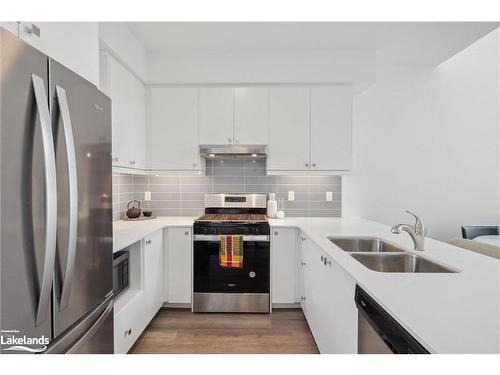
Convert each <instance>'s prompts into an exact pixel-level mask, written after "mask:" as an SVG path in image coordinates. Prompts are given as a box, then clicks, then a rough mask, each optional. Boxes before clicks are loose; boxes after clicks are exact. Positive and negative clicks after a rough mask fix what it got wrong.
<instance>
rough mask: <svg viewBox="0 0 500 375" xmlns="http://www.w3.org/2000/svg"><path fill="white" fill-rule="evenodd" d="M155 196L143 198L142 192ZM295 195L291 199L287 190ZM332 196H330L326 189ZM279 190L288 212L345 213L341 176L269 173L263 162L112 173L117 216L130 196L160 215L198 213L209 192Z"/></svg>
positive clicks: (210, 163)
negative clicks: (202, 172) (197, 171)
mask: <svg viewBox="0 0 500 375" xmlns="http://www.w3.org/2000/svg"><path fill="white" fill-rule="evenodd" d="M145 191H150V192H151V200H150V201H144V192H145ZM289 191H294V192H295V200H294V201H288V192H289ZM328 191H330V192H332V193H333V201H332V202H327V201H326V192H328ZM225 192H227V193H245V192H248V193H276V198H277V199H278V206H279V209H284V211H285V214H286V216H318V217H339V216H341V206H342V205H341V201H342V177H341V176H268V175H266V169H265V161H261V160H256V161H255V162H252V161H248V160H247V161H243V160H225V161H223V162H221V161H217V160H208V161H207V175H206V176H139V175H123V174H114V175H113V220H118V219H120V218H121V217H123V216H124V215H125V210H126V206H127V203H128V202H129V201H130V200H132V199H137V200H139V201H140V202H141V206H143V207H145V208H149V209H151V210H152V211H153V215H157V216H198V215H201V214H202V213H203V205H204V195H205V194H206V193H225Z"/></svg>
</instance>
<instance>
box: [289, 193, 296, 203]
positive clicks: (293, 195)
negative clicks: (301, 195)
mask: <svg viewBox="0 0 500 375" xmlns="http://www.w3.org/2000/svg"><path fill="white" fill-rule="evenodd" d="M288 200H289V201H294V200H295V192H294V191H289V192H288Z"/></svg>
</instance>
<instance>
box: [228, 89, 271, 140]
mask: <svg viewBox="0 0 500 375" xmlns="http://www.w3.org/2000/svg"><path fill="white" fill-rule="evenodd" d="M268 125H269V89H268V88H262V87H238V88H235V89H234V143H238V144H246V145H267V143H268V134H269V126H268Z"/></svg>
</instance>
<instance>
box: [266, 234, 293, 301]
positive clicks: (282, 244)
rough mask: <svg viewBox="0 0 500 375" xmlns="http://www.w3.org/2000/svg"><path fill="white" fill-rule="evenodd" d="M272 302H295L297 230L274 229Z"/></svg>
mask: <svg viewBox="0 0 500 375" xmlns="http://www.w3.org/2000/svg"><path fill="white" fill-rule="evenodd" d="M272 233H273V238H272V241H273V242H272V246H273V263H272V264H273V270H272V271H273V272H272V302H273V303H294V302H295V284H296V277H295V268H296V255H295V253H296V243H295V237H296V236H295V229H293V228H279V229H273V230H272Z"/></svg>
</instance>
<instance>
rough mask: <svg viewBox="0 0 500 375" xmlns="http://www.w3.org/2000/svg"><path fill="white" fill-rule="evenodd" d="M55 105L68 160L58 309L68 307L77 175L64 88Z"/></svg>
mask: <svg viewBox="0 0 500 375" xmlns="http://www.w3.org/2000/svg"><path fill="white" fill-rule="evenodd" d="M56 96H57V105H58V107H59V114H60V116H61V120H62V124H63V129H64V140H65V142H66V156H67V161H68V184H69V233H68V255H67V258H66V270H65V272H64V279H63V287H62V291H61V301H60V303H59V311H61V310H63V309H65V308H66V307H68V304H69V297H70V293H71V284H72V282H73V273H74V268H75V256H76V240H77V226H78V179H77V178H78V176H77V172H76V152H75V141H74V138H73V128H72V126H71V116H70V113H69V105H68V98H67V96H66V90H64V89H63V88H62V87H60V86H56Z"/></svg>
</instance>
